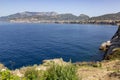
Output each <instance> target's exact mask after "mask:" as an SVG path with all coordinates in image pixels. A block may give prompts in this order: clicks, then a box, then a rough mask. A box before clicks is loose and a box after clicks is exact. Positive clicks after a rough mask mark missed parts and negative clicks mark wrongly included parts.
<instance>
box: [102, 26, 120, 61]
mask: <svg viewBox="0 0 120 80" xmlns="http://www.w3.org/2000/svg"><path fill="white" fill-rule="evenodd" d="M100 50H102V51H104V52H105V55H104V59H105V60H110V59H120V24H118V30H117V32H116V33H115V35H114V36H113V37H112V38H111V40H110V41H107V42H104V43H102V45H101V46H100Z"/></svg>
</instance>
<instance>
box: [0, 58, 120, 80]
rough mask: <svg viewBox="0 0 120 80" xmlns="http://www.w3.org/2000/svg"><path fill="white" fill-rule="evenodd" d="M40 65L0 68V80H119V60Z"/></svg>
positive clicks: (60, 61) (46, 62) (59, 61)
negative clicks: (11, 68)
mask: <svg viewBox="0 0 120 80" xmlns="http://www.w3.org/2000/svg"><path fill="white" fill-rule="evenodd" d="M43 62H44V63H43V64H41V65H34V66H28V67H23V68H20V69H16V70H8V69H7V68H5V67H4V66H3V65H1V66H2V67H0V80H120V60H110V61H102V62H79V63H74V64H72V63H71V62H64V61H63V60H62V59H52V60H44V61H43Z"/></svg>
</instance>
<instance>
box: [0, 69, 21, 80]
mask: <svg viewBox="0 0 120 80" xmlns="http://www.w3.org/2000/svg"><path fill="white" fill-rule="evenodd" d="M0 80H20V78H19V77H18V76H15V75H13V74H11V73H10V71H9V70H5V71H1V72H0Z"/></svg>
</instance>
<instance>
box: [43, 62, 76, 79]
mask: <svg viewBox="0 0 120 80" xmlns="http://www.w3.org/2000/svg"><path fill="white" fill-rule="evenodd" d="M44 80H78V77H77V75H76V67H75V66H73V65H72V64H69V65H58V64H53V65H52V66H51V68H50V69H49V70H47V71H46V72H45V74H44Z"/></svg>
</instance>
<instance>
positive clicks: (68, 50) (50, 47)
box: [0, 23, 117, 68]
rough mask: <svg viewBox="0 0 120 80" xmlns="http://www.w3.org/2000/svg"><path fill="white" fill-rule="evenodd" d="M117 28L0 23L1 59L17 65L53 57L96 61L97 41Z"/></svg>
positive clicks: (3, 61)
mask: <svg viewBox="0 0 120 80" xmlns="http://www.w3.org/2000/svg"><path fill="white" fill-rule="evenodd" d="M116 30H117V27H116V26H111V25H80V24H13V23H0V62H1V63H3V64H5V66H7V67H8V68H19V67H22V66H27V65H33V64H40V63H42V60H44V59H53V58H63V59H64V60H65V61H69V60H70V59H71V60H72V62H78V61H99V60H101V59H102V57H103V53H101V52H100V51H99V50H98V48H99V46H100V44H101V43H102V42H104V41H106V40H109V39H110V38H111V37H112V36H113V35H114V33H115V32H116Z"/></svg>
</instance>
